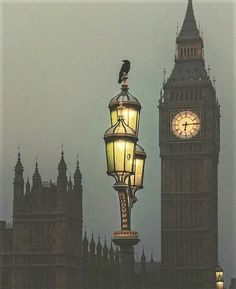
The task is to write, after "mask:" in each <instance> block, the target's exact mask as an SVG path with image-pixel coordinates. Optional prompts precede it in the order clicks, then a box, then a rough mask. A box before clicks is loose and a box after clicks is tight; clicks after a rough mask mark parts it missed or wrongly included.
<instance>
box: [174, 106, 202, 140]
mask: <svg viewBox="0 0 236 289" xmlns="http://www.w3.org/2000/svg"><path fill="white" fill-rule="evenodd" d="M200 127H201V124H200V117H199V115H198V114H197V113H196V112H194V111H192V110H181V111H179V112H177V113H176V114H175V115H174V116H173V118H172V121H171V130H172V133H173V134H174V135H175V136H176V137H178V138H180V139H190V138H192V137H194V136H196V135H197V134H198V133H199V131H200Z"/></svg>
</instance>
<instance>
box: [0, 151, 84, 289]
mask: <svg viewBox="0 0 236 289" xmlns="http://www.w3.org/2000/svg"><path fill="white" fill-rule="evenodd" d="M66 170H67V167H66V163H65V160H64V153H63V151H62V154H61V159H60V162H59V165H58V177H57V183H56V184H54V183H52V182H51V181H50V183H45V182H42V180H41V176H40V173H39V169H38V163H37V162H36V165H35V172H34V174H33V179H32V187H31V185H30V183H29V179H27V182H26V184H25V186H24V178H23V165H22V163H21V156H20V153H19V154H18V160H17V164H16V166H15V178H14V183H13V184H14V201H13V226H12V228H10V229H8V228H6V225H5V224H4V223H2V225H1V226H2V227H4V228H2V230H0V231H1V234H0V238H1V237H2V238H1V240H0V245H1V246H0V247H1V248H0V249H1V258H3V257H4V262H5V264H3V265H4V266H2V268H1V273H2V278H1V283H2V287H1V288H2V289H13V288H14V289H27V288H29V289H42V288H43V289H79V288H82V185H81V173H80V169H79V163H78V161H77V165H76V170H75V173H74V182H73V183H72V180H71V178H69V180H68V179H67V175H66ZM7 237H8V239H9V240H8V242H9V243H7V242H6V239H7ZM3 255H4V256H3ZM2 260H3V259H2ZM3 276H4V277H3Z"/></svg>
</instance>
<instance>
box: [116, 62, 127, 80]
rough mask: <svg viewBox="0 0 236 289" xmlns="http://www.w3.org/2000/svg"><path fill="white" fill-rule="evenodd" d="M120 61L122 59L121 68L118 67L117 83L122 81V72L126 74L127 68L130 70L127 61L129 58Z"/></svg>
mask: <svg viewBox="0 0 236 289" xmlns="http://www.w3.org/2000/svg"><path fill="white" fill-rule="evenodd" d="M122 61H123V62H124V63H123V64H122V66H121V69H120V73H119V80H118V83H121V82H122V76H123V73H124V72H125V73H126V75H127V74H128V72H129V70H130V62H129V60H122Z"/></svg>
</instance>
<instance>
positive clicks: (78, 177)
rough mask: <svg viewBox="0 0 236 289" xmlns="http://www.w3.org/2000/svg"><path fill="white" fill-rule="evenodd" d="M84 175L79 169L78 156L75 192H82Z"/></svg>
mask: <svg viewBox="0 0 236 289" xmlns="http://www.w3.org/2000/svg"><path fill="white" fill-rule="evenodd" d="M81 179H82V175H81V172H80V168H79V160H78V155H77V162H76V169H75V173H74V190H75V191H77V192H78V191H80V192H82V185H81Z"/></svg>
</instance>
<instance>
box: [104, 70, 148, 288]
mask: <svg viewBox="0 0 236 289" xmlns="http://www.w3.org/2000/svg"><path fill="white" fill-rule="evenodd" d="M127 79H128V77H127V76H126V74H124V75H123V78H122V80H123V81H122V89H121V93H120V94H118V95H117V96H116V97H114V98H113V99H112V100H111V101H110V104H109V108H110V116H111V125H112V126H111V127H110V128H109V129H108V130H107V131H106V132H105V135H104V141H105V147H106V159H107V174H108V175H110V176H113V177H114V178H115V184H114V189H115V190H116V191H117V192H118V196H119V202H120V218H121V231H116V232H114V234H113V242H114V244H116V245H118V246H119V247H120V257H121V288H122V289H132V288H133V286H134V284H133V275H134V249H133V246H134V245H136V244H137V243H138V242H139V238H138V232H135V231H132V230H131V209H132V207H133V204H134V203H135V202H136V200H137V199H136V196H135V193H136V191H137V190H139V189H141V188H143V174H144V164H145V158H146V153H145V151H144V150H143V148H142V147H141V146H139V145H138V144H137V141H138V130H139V119H140V116H139V115H140V109H141V105H140V103H139V101H138V100H137V99H136V98H135V97H134V96H132V95H131V94H130V93H129V92H128V89H129V88H128V83H127Z"/></svg>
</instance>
